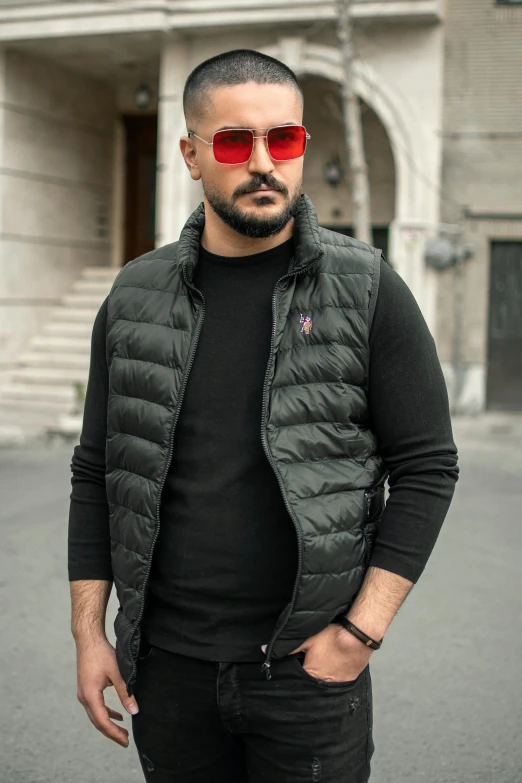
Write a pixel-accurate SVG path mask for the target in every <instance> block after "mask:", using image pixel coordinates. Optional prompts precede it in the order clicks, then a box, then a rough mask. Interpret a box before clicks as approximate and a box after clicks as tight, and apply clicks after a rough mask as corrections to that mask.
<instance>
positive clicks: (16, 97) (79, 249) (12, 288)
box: [0, 50, 115, 368]
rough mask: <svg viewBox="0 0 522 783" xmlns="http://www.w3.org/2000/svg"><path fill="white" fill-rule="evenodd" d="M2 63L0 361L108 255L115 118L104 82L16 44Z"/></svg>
mask: <svg viewBox="0 0 522 783" xmlns="http://www.w3.org/2000/svg"><path fill="white" fill-rule="evenodd" d="M1 66H2V67H1V69H0V80H1V104H0V112H1V114H0V120H1V122H0V126H1V128H2V130H1V133H0V146H1V152H0V155H1V193H2V201H1V205H0V232H1V233H0V368H1V367H5V366H6V365H7V364H8V363H9V362H10V361H12V359H13V358H15V357H16V356H17V355H18V354H19V352H20V350H21V349H22V348H23V346H24V345H26V344H27V342H28V340H29V338H30V336H31V335H32V334H34V333H35V332H36V331H38V329H39V328H40V327H41V325H42V324H43V323H45V321H46V320H47V319H48V318H49V316H50V315H51V313H52V310H53V306H55V303H56V299H57V298H59V297H60V296H61V295H62V294H63V293H65V291H66V290H67V289H68V287H69V286H70V284H71V283H72V281H73V280H74V279H75V278H76V277H77V276H78V274H79V272H80V270H81V269H82V268H83V267H85V266H87V265H105V264H108V263H109V260H110V219H111V215H110V209H111V187H112V176H113V167H112V146H113V133H114V120H115V109H114V100H113V96H112V93H111V91H110V90H109V89H107V88H106V87H105V86H104V85H103V84H102V83H100V82H97V81H95V80H93V79H89V78H86V77H84V76H83V75H81V74H78V73H76V72H73V71H70V70H68V69H66V68H63V67H61V66H58V65H56V64H54V63H52V62H49V61H46V60H43V59H41V58H38V59H36V58H34V59H33V58H31V57H28V56H27V55H25V54H22V53H19V52H17V51H13V50H11V51H9V50H8V51H3V52H2V53H1Z"/></svg>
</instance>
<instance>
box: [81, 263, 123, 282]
mask: <svg viewBox="0 0 522 783" xmlns="http://www.w3.org/2000/svg"><path fill="white" fill-rule="evenodd" d="M120 271H121V267H119V266H87V267H85V268H84V269H82V274H81V276H82V278H84V279H86V280H110V281H113V280H114V278H115V277H116V275H117V274H118V272H120Z"/></svg>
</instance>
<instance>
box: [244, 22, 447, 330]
mask: <svg viewBox="0 0 522 783" xmlns="http://www.w3.org/2000/svg"><path fill="white" fill-rule="evenodd" d="M259 51H262V52H264V53H265V54H268V55H270V56H271V57H275V58H277V59H279V60H281V61H282V62H284V63H286V64H287V65H288V66H289V67H290V68H291V69H292V70H293V71H294V73H296V74H297V75H298V76H299V77H300V78H301V79H304V78H305V77H310V76H315V77H322V78H323V79H326V80H328V81H330V82H335V83H337V84H340V82H341V80H342V67H341V57H340V53H339V50H338V49H337V47H335V46H329V45H326V44H311V43H308V42H307V41H306V39H305V38H299V37H292V38H290V37H289V38H280V39H279V40H278V41H277V43H275V44H273V45H271V46H267V47H262V48H260V50H259ZM353 77H354V89H355V91H356V93H357V94H358V96H359V97H360V99H361V100H362V101H364V103H365V104H366V106H367V107H369V108H370V109H371V110H373V112H374V113H375V115H376V116H377V117H378V119H379V121H380V123H381V124H382V126H383V127H384V129H385V130H386V135H387V137H388V139H389V144H390V147H391V151H392V153H393V160H394V164H395V178H394V183H395V214H394V218H393V221H392V223H391V225H390V236H389V258H390V261H391V262H392V264H393V266H394V267H395V268H396V269H397V271H398V272H399V274H400V275H401V276H402V277H403V278H404V280H405V281H406V282H407V284H408V285H409V287H410V288H411V290H412V292H413V294H414V295H415V297H416V299H417V301H418V303H419V305H420V307H421V308H422V310H423V313H424V317H425V319H426V321H427V323H428V326H429V327H430V329H431V331H432V332H434V331H435V325H436V324H435V321H436V291H437V280H436V274H435V273H434V271H433V270H431V269H429V268H427V267H426V264H425V261H424V248H425V245H426V241H427V240H428V239H430V238H431V237H432V236H434V235H435V234H436V233H437V231H438V227H439V208H440V159H441V158H440V156H441V142H440V138H439V137H437V136H436V135H435V134H430V132H429V128H428V127H427V126H426V125H425V123H424V121H423V118H422V117H421V116H418V115H417V113H416V111H415V107H414V104H413V103H412V102H411V101H410V100H409V98H408V96H406V95H404V94H403V93H402V92H401V90H400V85H398V84H396V83H394V84H391V83H390V81H389V79H388V78H387V74H386V72H383V71H379V72H378V73H377V72H376V71H375V70H374V69H373V68H372V66H371V65H370V64H369V63H368V62H364V63H362V62H360V61H357V60H356V61H355V63H354V73H353Z"/></svg>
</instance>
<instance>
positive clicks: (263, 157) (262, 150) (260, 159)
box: [248, 136, 274, 174]
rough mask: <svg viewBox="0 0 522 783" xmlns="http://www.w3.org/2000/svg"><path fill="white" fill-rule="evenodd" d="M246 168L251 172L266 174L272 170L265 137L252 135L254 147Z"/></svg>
mask: <svg viewBox="0 0 522 783" xmlns="http://www.w3.org/2000/svg"><path fill="white" fill-rule="evenodd" d="M248 170H249V172H250V173H251V174H254V173H258V174H268V173H269V172H271V171H273V170H274V161H273V160H272V158H271V157H270V155H269V154H268V149H267V146H266V139H265V138H263V137H261V136H254V149H253V150H252V157H251V158H250V160H249V161H248Z"/></svg>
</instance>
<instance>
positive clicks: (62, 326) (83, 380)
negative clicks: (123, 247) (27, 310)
mask: <svg viewBox="0 0 522 783" xmlns="http://www.w3.org/2000/svg"><path fill="white" fill-rule="evenodd" d="M118 272H119V269H118V268H117V267H86V268H85V269H84V270H83V271H82V274H81V276H80V277H79V278H78V280H76V281H75V282H74V283H73V285H72V286H71V289H70V291H69V292H68V293H67V294H66V295H65V296H64V297H63V299H62V301H61V303H60V305H59V306H58V308H57V309H56V310H55V311H54V313H53V315H52V316H51V318H50V320H49V321H48V323H47V324H46V325H45V326H44V327H43V329H42V331H41V333H40V334H38V335H35V336H34V337H33V338H32V340H31V342H30V343H29V345H28V347H27V349H26V351H25V353H23V354H22V355H21V356H20V358H19V359H18V361H16V362H15V363H14V364H13V366H12V368H11V371H10V372H9V373H8V380H7V382H5V383H4V384H3V385H2V386H1V387H0V436H1V435H2V434H3V435H4V441H13V442H23V441H24V440H26V439H28V438H32V437H39V436H42V435H45V434H46V433H47V432H49V431H51V432H53V431H56V432H59V431H60V430H61V429H63V430H64V432H65V431H66V430H67V429H69V430H70V432H69V434H74V433H75V431H76V433H79V432H80V429H81V400H80V401H79V391H80V392H81V391H83V393H85V389H86V387H87V379H88V375H89V363H90V349H91V334H92V326H93V323H94V319H95V317H96V313H97V312H98V310H99V308H100V306H101V304H102V302H103V300H104V299H105V297H106V296H107V294H108V293H109V290H110V288H111V285H112V283H113V282H114V278H115V277H116V274H117V273H118ZM78 384H79V386H78ZM71 417H72V418H71ZM71 430H72V432H71Z"/></svg>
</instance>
